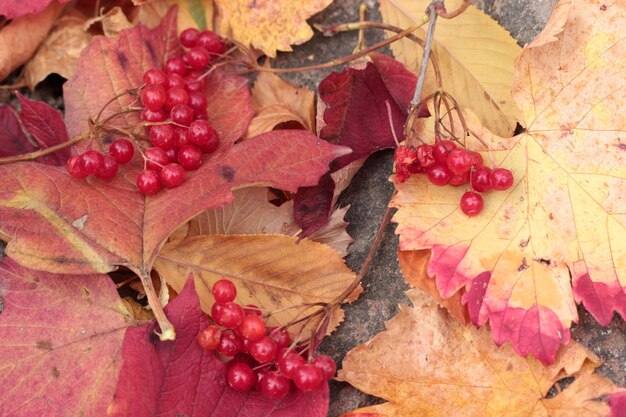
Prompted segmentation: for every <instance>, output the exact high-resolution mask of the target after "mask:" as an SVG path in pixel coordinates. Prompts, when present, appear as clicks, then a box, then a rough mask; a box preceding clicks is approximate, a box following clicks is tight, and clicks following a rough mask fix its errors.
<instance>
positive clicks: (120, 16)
mask: <svg viewBox="0 0 626 417" xmlns="http://www.w3.org/2000/svg"><path fill="white" fill-rule="evenodd" d="M97 23H98V24H100V25H101V26H102V33H104V36H108V37H109V38H110V37H114V36H118V35H119V34H120V32H121V31H122V30H124V29H129V28H131V27H132V26H133V25H132V24H131V23H130V22H129V21H128V18H127V17H126V15H125V14H124V11H123V10H122V8H121V7H113V8H111V9H110V10H109V11H107V12H106V13H104V14H102V15H100V16H96V17H94V18H92V19H89V20H88V21H86V22H85V24H84V26H83V28H84V29H85V30H88V29H90V28H91V27H92V26H93V25H95V24H97Z"/></svg>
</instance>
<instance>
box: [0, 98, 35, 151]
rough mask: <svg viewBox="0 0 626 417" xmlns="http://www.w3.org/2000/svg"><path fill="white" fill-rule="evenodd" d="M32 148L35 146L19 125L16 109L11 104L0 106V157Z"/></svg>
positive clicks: (31, 149) (32, 149)
mask: <svg viewBox="0 0 626 417" xmlns="http://www.w3.org/2000/svg"><path fill="white" fill-rule="evenodd" d="M34 150H35V147H34V146H33V144H32V143H30V141H29V140H28V136H27V135H26V133H25V132H24V130H23V129H22V126H21V125H20V120H19V115H18V114H17V111H16V110H15V109H14V108H13V107H12V106H0V157H2V156H14V155H21V154H24V153H28V152H32V151H34Z"/></svg>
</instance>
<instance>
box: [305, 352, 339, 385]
mask: <svg viewBox="0 0 626 417" xmlns="http://www.w3.org/2000/svg"><path fill="white" fill-rule="evenodd" d="M311 364H312V365H313V366H315V367H316V368H319V370H320V371H322V375H323V376H324V379H326V380H329V379H331V378H332V377H333V376H335V372H336V371H337V364H336V363H335V361H334V360H333V358H331V357H330V356H328V355H318V356H316V357H315V358H313V360H312V361H311Z"/></svg>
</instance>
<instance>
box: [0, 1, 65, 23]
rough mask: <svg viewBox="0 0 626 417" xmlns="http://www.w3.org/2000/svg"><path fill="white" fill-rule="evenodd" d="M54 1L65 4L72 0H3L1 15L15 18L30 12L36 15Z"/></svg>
mask: <svg viewBox="0 0 626 417" xmlns="http://www.w3.org/2000/svg"><path fill="white" fill-rule="evenodd" d="M53 1H57V2H58V3H59V4H65V3H68V2H69V1H70V0H2V1H1V2H0V16H4V17H6V18H7V19H15V18H16V17H20V16H24V15H26V14H29V13H30V14H33V15H36V14H39V13H41V12H43V11H44V10H45V9H46V7H48V5H49V4H50V3H52V2H53Z"/></svg>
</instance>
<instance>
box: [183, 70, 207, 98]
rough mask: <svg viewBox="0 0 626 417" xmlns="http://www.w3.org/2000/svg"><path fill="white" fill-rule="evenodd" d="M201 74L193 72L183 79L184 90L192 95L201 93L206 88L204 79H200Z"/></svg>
mask: <svg viewBox="0 0 626 417" xmlns="http://www.w3.org/2000/svg"><path fill="white" fill-rule="evenodd" d="M201 77H202V73H201V72H199V71H194V72H192V73H190V74H189V75H187V76H186V77H185V89H186V90H187V91H188V92H190V93H192V92H194V93H202V91H203V90H204V87H205V86H206V78H201Z"/></svg>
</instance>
